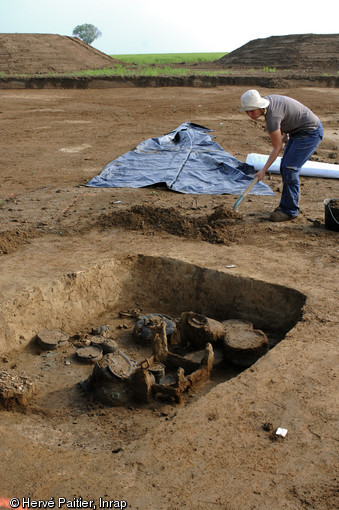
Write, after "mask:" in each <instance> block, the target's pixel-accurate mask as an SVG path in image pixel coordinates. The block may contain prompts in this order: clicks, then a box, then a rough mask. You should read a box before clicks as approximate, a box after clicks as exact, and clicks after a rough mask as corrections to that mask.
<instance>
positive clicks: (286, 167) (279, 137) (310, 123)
mask: <svg viewBox="0 0 339 510" xmlns="http://www.w3.org/2000/svg"><path fill="white" fill-rule="evenodd" d="M239 111H240V112H246V113H247V115H248V116H249V117H250V118H251V119H253V120H257V119H258V118H259V117H261V116H262V115H263V116H264V117H265V122H266V128H267V131H268V133H269V135H270V138H271V142H272V146H273V149H272V152H271V154H270V155H269V157H268V160H267V162H266V163H265V165H264V167H263V168H262V169H261V170H260V171H259V172H257V173H256V174H255V177H257V178H258V179H259V181H261V180H262V179H263V178H264V177H265V174H266V172H267V170H268V169H269V167H270V166H271V165H272V163H273V162H274V161H275V160H276V158H277V157H278V156H279V153H280V151H281V148H282V145H283V143H286V146H285V150H284V153H283V156H282V159H281V164H280V173H281V176H282V181H283V190H282V194H281V200H280V205H279V207H278V208H277V209H275V211H273V212H272V213H271V215H270V220H271V221H288V220H292V219H293V218H295V217H296V216H297V215H298V213H299V206H298V203H299V173H300V169H301V167H302V166H303V165H304V164H305V163H306V161H307V160H308V159H309V158H310V157H311V156H312V154H313V153H314V151H315V150H316V148H317V147H318V145H319V143H320V142H321V140H322V138H323V136H324V129H323V126H322V124H321V122H320V120H319V119H318V117H317V116H316V115H314V113H313V112H312V111H311V110H310V109H309V108H307V107H306V106H304V105H303V104H301V103H299V102H298V101H296V100H295V99H292V98H290V97H286V96H279V95H276V94H272V95H269V96H264V97H261V96H260V94H259V92H258V91H257V90H248V91H247V92H245V93H244V94H243V95H242V96H241V108H240V109H239Z"/></svg>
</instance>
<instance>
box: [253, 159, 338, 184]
mask: <svg viewBox="0 0 339 510" xmlns="http://www.w3.org/2000/svg"><path fill="white" fill-rule="evenodd" d="M267 160H268V156H264V155H263V154H248V155H247V158H246V163H247V164H248V165H252V166H254V168H255V170H257V171H259V170H261V169H262V167H263V166H264V165H265V163H266V161H267ZM280 161H281V158H277V159H276V160H275V161H274V163H273V164H272V165H271V166H270V167H269V169H268V170H267V171H268V172H271V173H273V174H279V173H280ZM300 175H306V176H308V177H326V178H328V179H339V165H334V164H330V163H320V162H319V161H306V163H305V164H304V165H303V166H302V167H301V171H300Z"/></svg>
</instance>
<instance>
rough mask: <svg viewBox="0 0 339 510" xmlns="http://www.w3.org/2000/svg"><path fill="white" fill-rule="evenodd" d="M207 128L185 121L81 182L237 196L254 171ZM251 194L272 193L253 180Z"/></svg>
mask: <svg viewBox="0 0 339 510" xmlns="http://www.w3.org/2000/svg"><path fill="white" fill-rule="evenodd" d="M211 131H212V130H211V129H209V128H206V127H204V126H199V125H198V124H193V123H191V122H185V123H184V124H181V126H179V127H178V128H176V129H175V130H174V131H171V132H170V133H167V134H165V135H162V136H160V137H158V138H149V139H148V140H145V141H143V142H141V143H140V144H139V145H138V146H137V147H136V148H135V149H134V150H132V151H129V152H126V154H123V155H122V156H120V157H119V158H117V159H115V160H114V161H111V162H110V163H108V164H107V165H106V166H105V168H104V169H103V170H102V172H101V173H100V175H98V176H97V177H94V178H93V179H92V180H91V181H89V182H88V183H87V184H86V186H90V187H98V188H141V187H144V186H151V185H154V184H166V186H167V187H168V188H170V189H172V190H174V191H178V192H180V193H196V194H211V195H221V194H223V193H229V194H233V195H240V194H241V193H243V192H244V191H245V189H246V188H247V186H248V185H249V183H250V182H251V181H252V179H253V175H254V174H255V173H256V171H255V170H254V168H253V166H251V165H248V164H246V163H242V162H241V161H239V160H237V159H236V158H235V157H234V156H231V154H229V153H228V152H226V151H224V150H223V149H222V147H221V146H220V145H219V144H217V143H216V142H215V141H214V140H213V138H214V137H212V136H211V135H209V134H208V133H209V132H211ZM251 193H252V194H254V195H274V192H273V191H272V190H271V188H270V187H269V186H268V185H267V184H265V183H263V182H262V181H260V182H258V183H257V184H256V185H255V186H254V187H253V188H252V190H251Z"/></svg>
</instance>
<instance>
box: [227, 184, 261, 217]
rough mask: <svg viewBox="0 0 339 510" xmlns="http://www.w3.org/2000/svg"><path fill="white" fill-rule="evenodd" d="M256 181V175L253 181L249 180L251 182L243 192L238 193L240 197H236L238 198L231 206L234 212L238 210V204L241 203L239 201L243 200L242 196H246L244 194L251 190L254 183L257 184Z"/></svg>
mask: <svg viewBox="0 0 339 510" xmlns="http://www.w3.org/2000/svg"><path fill="white" fill-rule="evenodd" d="M257 182H258V177H254V179H253V181H252V182H251V184H250V185H249V186H247V188H246V190H245V191H244V193H243V194H242V195H240V197H239V198H238V200H237V201H236V202H235V204H234V206H233V210H234V211H235V212H238V208H239V205H240V204H241V202H242V201H243V200H244V198H245V197H246V195H248V194H249V192H250V191H251V189H252V188H253V186H254V185H255V184H257Z"/></svg>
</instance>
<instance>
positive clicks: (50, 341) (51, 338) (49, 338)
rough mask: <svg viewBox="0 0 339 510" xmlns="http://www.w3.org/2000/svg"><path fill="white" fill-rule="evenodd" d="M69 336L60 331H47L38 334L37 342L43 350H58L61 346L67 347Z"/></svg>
mask: <svg viewBox="0 0 339 510" xmlns="http://www.w3.org/2000/svg"><path fill="white" fill-rule="evenodd" d="M68 338H69V337H68V335H66V333H63V331H60V330H59V329H45V330H44V331H40V332H39V333H38V334H37V340H38V343H39V345H40V347H42V348H43V349H48V350H51V349H57V347H59V346H61V345H65V344H66V342H67V341H68Z"/></svg>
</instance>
